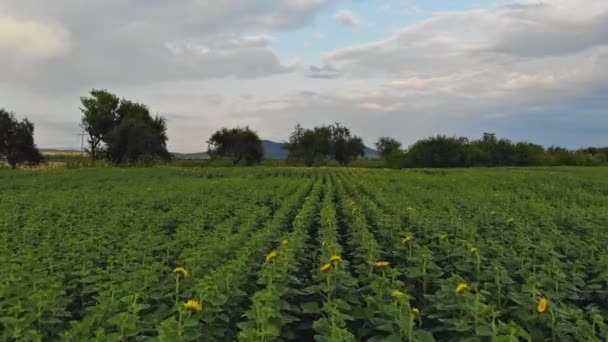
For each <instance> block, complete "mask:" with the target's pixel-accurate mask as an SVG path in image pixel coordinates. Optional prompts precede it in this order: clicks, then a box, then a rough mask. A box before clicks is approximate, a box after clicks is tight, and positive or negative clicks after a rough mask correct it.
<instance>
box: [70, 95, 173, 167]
mask: <svg viewBox="0 0 608 342" xmlns="http://www.w3.org/2000/svg"><path fill="white" fill-rule="evenodd" d="M80 101H81V102H82V108H81V111H82V113H83V116H82V121H81V126H82V128H83V129H84V130H85V131H86V132H87V133H88V135H89V140H88V142H89V152H90V154H91V160H92V162H93V163H94V162H95V160H96V159H97V157H99V156H100V155H104V156H105V157H106V158H107V159H108V160H109V161H110V162H111V163H113V164H122V163H142V162H144V163H145V162H151V161H153V160H158V159H160V160H163V161H168V160H170V159H171V156H170V154H169V152H168V151H167V146H166V144H167V140H168V136H167V124H166V120H165V119H164V118H163V117H160V116H156V117H152V115H151V114H150V110H149V109H148V107H146V106H145V105H143V104H140V103H136V102H133V101H129V100H125V99H123V100H119V99H118V97H117V96H116V95H114V94H112V93H109V92H108V91H106V90H95V89H93V90H91V93H90V97H82V98H81V99H80Z"/></svg>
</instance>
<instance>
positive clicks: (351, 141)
mask: <svg viewBox="0 0 608 342" xmlns="http://www.w3.org/2000/svg"><path fill="white" fill-rule="evenodd" d="M286 149H287V150H288V151H289V156H288V159H289V160H295V161H302V162H303V163H304V165H306V166H313V165H314V166H319V165H320V164H321V165H322V164H323V163H324V161H326V160H328V159H333V160H335V161H336V162H338V163H339V164H340V165H343V166H344V165H348V164H350V163H351V162H352V161H353V160H355V159H357V158H358V157H362V156H363V155H364V149H365V145H364V144H363V140H362V139H361V138H360V137H356V136H351V134H350V130H349V129H348V128H347V127H344V126H342V125H340V124H339V123H335V124H333V125H330V126H320V127H314V128H313V129H305V128H302V127H301V126H300V125H297V126H296V127H295V129H294V131H293V132H292V133H291V135H290V137H289V142H288V143H287V146H286Z"/></svg>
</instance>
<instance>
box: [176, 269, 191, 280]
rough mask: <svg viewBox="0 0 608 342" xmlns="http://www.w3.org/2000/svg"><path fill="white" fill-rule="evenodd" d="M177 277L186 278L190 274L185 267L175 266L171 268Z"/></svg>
mask: <svg viewBox="0 0 608 342" xmlns="http://www.w3.org/2000/svg"><path fill="white" fill-rule="evenodd" d="M173 273H175V274H176V275H177V276H178V277H181V278H187V277H188V276H189V275H190V272H189V271H188V270H187V269H186V268H185V267H177V268H176V269H174V270H173Z"/></svg>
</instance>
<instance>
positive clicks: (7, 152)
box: [0, 109, 43, 168]
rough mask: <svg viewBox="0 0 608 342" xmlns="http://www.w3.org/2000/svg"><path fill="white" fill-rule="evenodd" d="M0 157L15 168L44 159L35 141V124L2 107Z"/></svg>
mask: <svg viewBox="0 0 608 342" xmlns="http://www.w3.org/2000/svg"><path fill="white" fill-rule="evenodd" d="M0 158H3V159H6V161H7V162H8V164H9V165H10V166H11V167H13V168H14V167H16V166H17V165H19V164H27V165H36V164H39V163H41V162H42V161H43V158H42V155H41V154H40V151H38V149H37V148H36V144H35V143H34V124H33V123H31V122H30V121H29V120H28V119H23V120H21V121H18V120H17V119H16V118H15V115H14V114H13V113H9V112H7V111H6V110H4V109H0Z"/></svg>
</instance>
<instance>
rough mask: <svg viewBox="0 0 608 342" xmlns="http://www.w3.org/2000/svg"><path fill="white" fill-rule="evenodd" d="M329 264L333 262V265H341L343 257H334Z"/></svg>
mask: <svg viewBox="0 0 608 342" xmlns="http://www.w3.org/2000/svg"><path fill="white" fill-rule="evenodd" d="M329 262H331V263H334V262H335V263H340V262H342V257H341V256H339V255H332V256H331V259H329Z"/></svg>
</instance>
